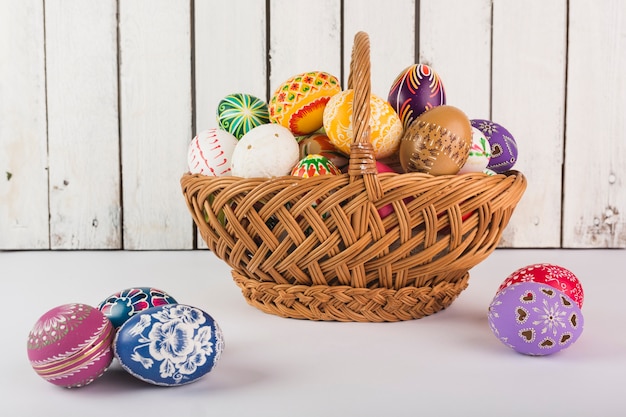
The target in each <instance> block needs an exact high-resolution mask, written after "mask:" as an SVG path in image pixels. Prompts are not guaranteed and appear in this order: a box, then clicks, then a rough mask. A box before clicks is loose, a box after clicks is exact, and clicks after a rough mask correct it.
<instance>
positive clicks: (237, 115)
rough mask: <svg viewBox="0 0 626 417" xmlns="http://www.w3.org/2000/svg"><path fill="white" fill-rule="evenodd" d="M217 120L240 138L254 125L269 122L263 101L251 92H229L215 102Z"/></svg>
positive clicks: (266, 107) (225, 128) (267, 109)
mask: <svg viewBox="0 0 626 417" xmlns="http://www.w3.org/2000/svg"><path fill="white" fill-rule="evenodd" d="M217 122H218V123H219V125H220V127H221V128H222V129H223V130H225V131H227V132H228V133H230V134H232V135H233V136H235V137H236V138H237V139H241V137H242V136H243V135H245V134H246V133H248V132H249V131H250V130H252V129H254V128H255V127H257V126H259V125H262V124H266V123H269V122H270V115H269V108H268V105H267V103H266V102H265V101H263V100H261V99H260V98H258V97H255V96H253V95H251V94H245V93H236V94H229V95H227V96H226V97H224V98H223V99H221V100H220V102H219V103H218V104H217Z"/></svg>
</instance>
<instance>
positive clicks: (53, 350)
mask: <svg viewBox="0 0 626 417" xmlns="http://www.w3.org/2000/svg"><path fill="white" fill-rule="evenodd" d="M114 333H115V329H114V328H113V325H112V324H111V322H110V321H109V319H108V318H106V317H105V316H104V314H102V312H100V310H98V309H97V308H94V307H91V306H88V305H85V304H78V303H72V304H64V305H61V306H58V307H55V308H53V309H51V310H49V311H48V312H46V313H45V314H44V315H42V316H41V317H40V318H39V320H37V322H36V323H35V325H34V326H33V328H32V330H31V331H30V333H29V334H28V343H27V351H28V359H29V360H30V364H31V366H32V367H33V369H34V370H35V372H37V374H39V376H41V377H42V378H43V379H45V380H46V381H48V382H51V383H53V384H55V385H59V386H62V387H67V388H73V387H81V386H85V385H87V384H90V383H91V382H93V381H94V380H95V379H96V378H98V377H100V376H101V375H102V374H104V372H105V371H106V370H107V368H108V367H109V365H110V364H111V361H112V360H113V351H112V348H111V344H112V341H113V336H114Z"/></svg>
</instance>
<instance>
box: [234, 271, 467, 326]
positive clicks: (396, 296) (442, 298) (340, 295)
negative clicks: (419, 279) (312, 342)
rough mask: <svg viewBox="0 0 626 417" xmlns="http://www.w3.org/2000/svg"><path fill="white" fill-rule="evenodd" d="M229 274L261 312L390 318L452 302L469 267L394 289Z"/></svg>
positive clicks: (332, 318) (418, 314) (419, 313)
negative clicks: (426, 283)
mask: <svg viewBox="0 0 626 417" xmlns="http://www.w3.org/2000/svg"><path fill="white" fill-rule="evenodd" d="M232 276H233V280H234V281H235V283H236V284H237V286H238V287H239V288H240V289H241V292H242V293H243V296H244V298H245V299H246V301H247V302H248V304H250V305H252V306H254V307H256V308H258V309H259V310H261V311H263V312H265V313H269V314H274V315H277V316H280V317H285V318H294V319H307V320H317V321H344V322H394V321H403V320H413V319H419V318H422V317H425V316H429V315H431V314H434V313H436V312H438V311H440V310H443V309H444V308H446V307H448V306H449V305H450V304H452V302H453V301H454V300H455V299H456V298H457V297H458V295H459V294H460V293H461V292H462V291H463V290H464V289H466V288H467V285H468V280H469V272H465V273H464V274H463V275H462V276H461V277H460V279H458V280H456V282H441V283H439V284H437V285H436V286H434V287H419V288H417V287H405V288H401V289H399V290H393V289H387V288H374V289H369V288H353V287H349V286H327V285H314V286H307V285H290V284H276V283H274V282H260V281H258V280H255V279H250V278H248V277H246V276H245V275H243V274H241V273H239V272H237V271H235V270H233V271H232Z"/></svg>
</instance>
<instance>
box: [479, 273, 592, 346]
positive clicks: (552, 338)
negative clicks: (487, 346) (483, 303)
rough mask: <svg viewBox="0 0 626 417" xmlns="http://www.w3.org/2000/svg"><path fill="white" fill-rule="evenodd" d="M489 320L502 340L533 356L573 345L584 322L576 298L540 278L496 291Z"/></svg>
mask: <svg viewBox="0 0 626 417" xmlns="http://www.w3.org/2000/svg"><path fill="white" fill-rule="evenodd" d="M488 321H489V327H490V328H491V331H492V332H493V334H494V335H495V336H496V337H497V338H498V339H499V340H500V341H501V342H502V343H504V344H505V345H506V346H508V347H510V348H512V349H514V350H515V351H517V352H519V353H523V354H525V355H532V356H543V355H550V354H552V353H556V352H558V351H560V350H563V349H565V348H567V347H569V346H571V345H572V344H573V343H574V342H575V341H576V340H577V339H578V338H579V337H580V335H581V333H582V331H583V325H584V319H583V315H582V312H581V310H580V307H578V304H576V302H575V301H574V300H572V299H571V298H570V297H568V296H567V295H565V294H564V293H563V292H561V291H559V290H557V289H556V288H554V287H552V286H550V285H547V284H541V283H537V282H520V283H518V284H513V285H511V286H509V287H506V288H504V289H503V290H502V291H500V292H499V293H497V294H496V296H495V297H494V298H493V300H492V302H491V305H490V306H489V313H488Z"/></svg>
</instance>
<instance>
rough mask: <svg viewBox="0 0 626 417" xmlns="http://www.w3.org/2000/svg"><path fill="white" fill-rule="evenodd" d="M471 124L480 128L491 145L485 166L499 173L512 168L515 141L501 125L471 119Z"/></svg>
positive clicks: (515, 149)
mask: <svg viewBox="0 0 626 417" xmlns="http://www.w3.org/2000/svg"><path fill="white" fill-rule="evenodd" d="M471 123H472V126H474V127H476V128H477V129H478V130H480V131H481V132H482V133H483V134H484V135H485V137H486V138H487V140H488V141H489V146H490V147H491V158H490V160H489V164H488V165H487V168H489V169H491V170H492V171H494V172H496V173H498V174H501V173H503V172H506V171H508V170H510V169H511V168H513V165H515V162H516V161H517V142H516V141H515V138H513V135H511V133H510V132H509V131H508V130H506V129H505V128H504V127H503V126H502V125H499V124H498V123H494V122H492V121H490V120H484V119H472V120H471Z"/></svg>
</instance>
